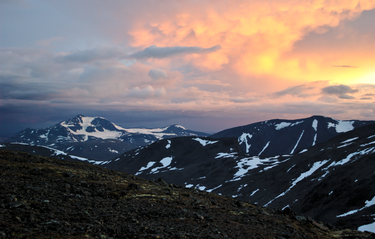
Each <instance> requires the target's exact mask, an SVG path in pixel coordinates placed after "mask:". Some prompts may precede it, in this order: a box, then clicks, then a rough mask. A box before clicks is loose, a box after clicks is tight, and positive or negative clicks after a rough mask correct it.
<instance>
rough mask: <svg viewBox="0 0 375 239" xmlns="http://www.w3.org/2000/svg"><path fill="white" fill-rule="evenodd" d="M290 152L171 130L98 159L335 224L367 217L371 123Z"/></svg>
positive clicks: (374, 154) (372, 178)
mask: <svg viewBox="0 0 375 239" xmlns="http://www.w3.org/2000/svg"><path fill="white" fill-rule="evenodd" d="M312 121H313V122H314V119H313V120H312ZM280 123H282V122H279V124H280ZM288 123H289V122H288ZM301 124H302V123H301ZM271 125H272V124H271ZM350 125H353V124H350ZM273 127H275V125H274V124H273ZM276 127H277V126H276ZM334 130H335V131H336V130H337V128H334ZM318 132H319V131H318ZM336 132H337V131H336ZM293 153H294V154H293V155H282V156H281V155H275V156H271V157H263V156H261V157H259V156H248V155H247V154H245V153H244V152H243V150H242V148H241V147H240V145H239V144H238V142H237V139H236V138H224V139H214V138H202V137H185V138H180V137H178V138H172V139H164V140H160V141H157V142H155V143H153V144H151V145H149V146H145V147H141V148H138V149H134V150H131V151H129V152H127V153H125V154H123V155H121V156H120V157H118V158H115V159H113V160H111V161H110V162H109V163H108V164H105V165H104V166H105V167H106V168H109V169H114V170H119V171H123V172H127V173H131V174H135V175H138V176H141V177H143V178H146V179H156V178H160V177H162V178H163V179H165V180H166V181H168V182H173V183H175V184H180V185H185V187H193V188H197V189H200V190H205V191H208V192H215V193H219V194H225V195H231V196H233V197H237V198H239V199H243V200H251V201H253V202H256V203H257V204H259V205H262V206H268V207H276V208H283V209H285V208H287V207H290V208H292V209H293V210H295V211H296V212H297V213H301V214H304V215H306V216H313V217H314V218H317V219H318V220H322V221H326V222H330V223H332V224H333V225H335V226H337V227H348V228H352V229H357V228H359V227H361V226H364V225H366V224H371V223H374V219H375V187H374V185H375V174H374V172H375V163H374V160H375V124H370V125H366V126H364V127H360V128H357V129H355V130H352V131H348V132H346V133H341V134H338V135H337V136H335V137H334V138H332V139H330V140H328V141H326V142H324V143H320V144H316V145H315V146H312V147H309V148H308V149H303V150H300V151H297V150H295V151H294V152H293ZM370 227H371V226H370ZM373 228H375V226H374V227H373ZM367 230H368V229H367Z"/></svg>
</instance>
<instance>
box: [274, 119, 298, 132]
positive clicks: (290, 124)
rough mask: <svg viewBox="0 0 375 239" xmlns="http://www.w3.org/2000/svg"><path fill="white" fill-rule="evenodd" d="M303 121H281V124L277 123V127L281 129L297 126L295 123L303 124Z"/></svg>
mask: <svg viewBox="0 0 375 239" xmlns="http://www.w3.org/2000/svg"><path fill="white" fill-rule="evenodd" d="M301 123H303V121H298V122H295V123H289V122H281V123H279V124H275V129H276V130H280V129H283V128H286V127H289V126H290V127H292V126H295V125H298V124H301Z"/></svg>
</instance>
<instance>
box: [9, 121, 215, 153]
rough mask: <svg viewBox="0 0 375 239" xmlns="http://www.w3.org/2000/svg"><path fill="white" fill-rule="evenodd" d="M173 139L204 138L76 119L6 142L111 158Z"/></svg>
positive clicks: (175, 128)
mask: <svg viewBox="0 0 375 239" xmlns="http://www.w3.org/2000/svg"><path fill="white" fill-rule="evenodd" d="M177 136H208V134H206V133H203V132H197V131H192V130H188V129H186V128H184V127H183V126H181V125H171V126H167V127H163V128H128V129H125V128H122V127H120V126H118V125H116V124H114V123H112V122H110V121H108V120H106V119H105V118H103V117H85V116H83V115H77V116H76V117H74V118H72V119H69V120H65V121H62V122H60V123H58V124H55V125H53V126H50V127H47V128H43V129H31V128H28V129H25V130H23V131H21V132H19V133H17V134H15V135H14V136H12V137H10V138H9V139H8V140H7V142H18V143H26V144H29V145H38V146H48V147H50V148H53V149H58V150H60V151H63V152H65V153H69V154H71V155H76V156H79V157H85V158H91V159H96V160H105V159H112V158H114V157H116V156H117V155H120V154H122V153H124V152H126V151H128V150H131V149H134V148H138V147H141V146H145V145H149V144H151V143H153V142H155V141H157V140H160V139H165V138H171V137H177Z"/></svg>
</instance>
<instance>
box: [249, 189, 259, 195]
mask: <svg viewBox="0 0 375 239" xmlns="http://www.w3.org/2000/svg"><path fill="white" fill-rule="evenodd" d="M258 191H259V188H258V189H257V190H255V191H253V192H252V193H251V194H250V197H251V196H253V195H254V194H255V193H256V192H258Z"/></svg>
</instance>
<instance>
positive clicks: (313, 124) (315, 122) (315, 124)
mask: <svg viewBox="0 0 375 239" xmlns="http://www.w3.org/2000/svg"><path fill="white" fill-rule="evenodd" d="M312 127H313V128H314V130H315V132H316V131H318V120H317V119H314V121H313V123H312Z"/></svg>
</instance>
